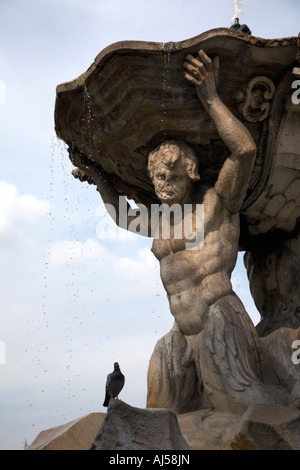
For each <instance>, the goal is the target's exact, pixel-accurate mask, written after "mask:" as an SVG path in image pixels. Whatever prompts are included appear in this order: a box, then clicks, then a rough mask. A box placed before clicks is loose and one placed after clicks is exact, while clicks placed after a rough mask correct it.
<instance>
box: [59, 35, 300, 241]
mask: <svg viewBox="0 0 300 470" xmlns="http://www.w3.org/2000/svg"><path fill="white" fill-rule="evenodd" d="M298 48H299V40H298V38H297V37H290V38H283V39H271V40H270V39H262V38H257V37H254V36H248V35H246V34H244V33H242V32H237V31H233V30H230V29H227V28H217V29H213V30H210V31H207V32H205V33H202V34H200V35H199V36H196V37H194V38H192V39H188V40H185V41H181V42H176V43H175V42H170V43H153V42H141V41H124V42H118V43H115V44H112V45H111V46H109V47H107V48H105V49H104V50H103V51H102V52H100V54H99V55H98V56H97V57H96V59H95V61H94V63H93V64H92V65H91V66H90V67H89V69H88V70H87V71H86V72H85V73H83V74H82V75H81V76H79V77H78V78H76V79H75V80H73V81H71V82H66V83H63V84H61V85H58V87H57V97H56V105H55V130H56V133H57V136H58V137H59V138H60V139H62V140H63V141H65V142H66V143H67V145H68V147H69V153H70V158H71V160H72V154H74V153H79V154H80V155H82V156H84V157H85V158H87V159H88V160H90V161H92V162H94V163H96V164H98V165H100V166H101V167H102V168H103V169H104V170H105V172H106V173H107V174H108V175H109V177H110V178H111V181H112V184H114V186H115V188H116V189H117V190H118V191H119V192H120V193H122V194H126V195H127V196H128V197H129V198H132V199H135V200H136V201H141V202H143V203H146V204H149V203H151V202H153V201H155V202H157V200H156V196H155V193H154V189H153V186H152V184H151V181H150V179H149V175H148V172H147V158H148V154H149V152H150V151H151V150H152V149H153V148H155V147H156V146H157V145H158V144H160V143H161V142H162V141H164V140H167V139H180V140H184V141H186V142H187V143H189V144H190V145H192V146H193V147H194V148H195V150H196V152H197V154H198V155H199V168H200V171H199V172H200V175H201V179H202V182H203V181H204V182H207V183H213V182H214V181H215V179H216V177H217V174H218V171H219V169H220V167H221V165H222V163H223V161H224V159H225V157H226V156H227V155H228V149H227V148H225V146H224V144H223V142H222V141H221V140H220V138H219V135H218V133H217V131H216V128H215V126H214V124H213V122H212V121H211V119H210V118H209V116H208V114H207V113H206V111H205V109H204V107H203V106H202V104H201V103H200V101H199V99H198V98H197V95H196V92H195V88H194V86H193V85H191V84H190V83H189V82H188V81H187V80H186V79H185V77H184V68H183V63H184V61H185V57H186V55H187V54H193V55H196V54H197V52H198V51H199V50H200V49H203V50H204V51H205V52H206V53H207V54H208V55H209V56H210V57H211V58H212V59H213V60H214V61H215V70H216V75H217V88H218V92H219V94H220V96H221V98H222V100H223V102H224V103H225V104H226V105H227V106H228V107H229V109H230V110H231V111H232V112H233V113H234V114H235V115H236V116H237V117H238V119H240V120H241V121H242V122H243V124H244V125H245V126H246V127H247V128H248V129H249V131H250V132H251V134H252V136H253V138H254V140H255V142H256V144H257V147H258V152H257V158H256V164H255V167H254V170H253V174H252V179H251V183H250V187H249V190H248V194H247V197H246V199H245V202H244V207H243V210H242V212H243V214H244V215H243V217H244V226H245V227H246V232H247V233H248V235H249V236H250V237H252V236H253V235H257V234H260V233H265V232H268V231H269V230H272V229H282V230H284V231H288V232H290V231H292V230H293V229H294V228H295V226H296V224H297V218H298V217H299V215H300V211H299V209H300V135H299V134H300V132H299V129H300V104H299V105H297V103H293V100H292V94H293V93H295V90H294V89H293V88H292V86H293V84H294V83H295V80H297V76H295V75H293V71H294V72H295V70H296V69H295V68H294V66H295V58H296V54H297V51H298ZM298 79H300V77H298ZM294 101H295V100H294Z"/></svg>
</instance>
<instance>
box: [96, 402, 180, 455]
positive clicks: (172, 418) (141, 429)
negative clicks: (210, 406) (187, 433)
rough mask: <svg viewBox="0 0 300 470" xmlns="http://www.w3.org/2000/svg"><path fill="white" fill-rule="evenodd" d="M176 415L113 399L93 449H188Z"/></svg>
mask: <svg viewBox="0 0 300 470" xmlns="http://www.w3.org/2000/svg"><path fill="white" fill-rule="evenodd" d="M188 449H189V446H188V445H187V443H186V442H185V440H184V438H183V437H182V435H181V432H180V428H179V426H178V422H177V417H176V414H175V413H174V412H173V411H171V410H157V409H156V410H155V409H140V408H134V407H132V406H129V405H127V404H126V403H124V402H122V401H121V400H111V401H110V404H109V406H108V410H107V415H106V418H105V420H104V422H103V424H102V426H101V429H100V431H99V433H98V435H97V436H96V438H95V440H94V442H93V444H92V446H91V450H188Z"/></svg>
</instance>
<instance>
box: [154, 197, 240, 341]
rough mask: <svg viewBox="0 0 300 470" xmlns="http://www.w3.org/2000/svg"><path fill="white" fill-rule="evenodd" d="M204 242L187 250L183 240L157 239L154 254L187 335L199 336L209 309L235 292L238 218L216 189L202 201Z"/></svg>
mask: <svg viewBox="0 0 300 470" xmlns="http://www.w3.org/2000/svg"><path fill="white" fill-rule="evenodd" d="M203 204H204V240H203V244H202V246H201V248H200V249H198V250H195V249H193V250H191V249H187V246H188V245H186V241H185V240H184V239H179V240H178V239H174V237H173V236H172V235H171V237H170V239H168V240H166V239H164V240H163V239H155V240H154V242H153V246H152V251H153V253H154V255H155V256H156V257H157V259H158V260H159V261H160V270H161V278H162V281H163V284H164V287H165V289H166V291H167V294H168V299H169V303H170V309H171V312H172V314H173V315H174V317H175V319H176V321H177V324H178V326H179V328H180V330H181V331H182V333H183V334H185V335H192V334H197V333H199V332H200V331H201V330H202V328H203V327H204V324H205V320H206V316H207V314H208V310H209V307H210V306H211V305H212V304H213V303H214V302H216V301H217V300H218V299H219V298H221V297H223V296H225V295H228V294H229V293H230V292H231V291H232V287H231V282H230V275H231V272H232V270H233V268H234V266H235V262H236V257H237V252H238V238H239V215H238V213H236V214H232V213H230V212H229V211H228V210H227V209H226V208H225V207H224V205H223V204H222V201H221V199H220V197H219V196H218V194H217V193H216V191H215V189H214V188H211V189H209V190H208V191H207V192H206V194H205V196H204V199H203Z"/></svg>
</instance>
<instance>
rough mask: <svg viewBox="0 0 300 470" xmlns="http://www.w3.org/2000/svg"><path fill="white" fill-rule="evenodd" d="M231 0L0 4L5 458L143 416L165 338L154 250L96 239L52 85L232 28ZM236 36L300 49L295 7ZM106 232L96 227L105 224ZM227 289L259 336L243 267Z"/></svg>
mask: <svg viewBox="0 0 300 470" xmlns="http://www.w3.org/2000/svg"><path fill="white" fill-rule="evenodd" d="M232 4H233V1H232V0H209V1H204V0H163V1H162V0H130V1H129V0H114V1H111V0H107V1H106V0H43V1H40V0H0V119H1V123H0V158H1V167H0V168H1V169H0V251H1V265H0V266H1V267H0V276H1V283H0V285H1V317H0V449H22V448H23V445H24V441H25V440H27V442H28V443H29V444H30V443H31V442H32V441H33V439H34V438H35V437H36V435H37V434H38V433H39V432H40V431H42V430H44V429H47V428H50V427H53V426H59V425H61V424H64V423H66V422H68V421H71V420H73V419H76V418H78V417H80V416H84V415H86V414H88V413H91V412H105V411H106V409H105V408H103V407H102V403H103V398H104V386H105V381H106V375H107V374H108V373H109V372H111V370H112V367H113V362H114V361H119V363H120V365H121V369H122V371H123V372H124V374H125V375H126V384H125V387H124V390H123V391H122V393H121V395H120V398H122V399H123V400H124V401H126V402H127V403H129V404H130V405H132V406H138V407H144V406H145V404H146V374H147V368H148V363H149V359H150V356H151V353H152V351H153V348H154V346H155V343H156V341H157V340H158V339H159V338H160V337H162V336H163V335H164V334H166V333H167V332H168V331H169V329H170V328H171V327H172V324H173V319H172V316H171V314H170V312H169V307H168V303H167V299H166V294H165V292H164V290H163V288H162V286H161V282H160V277H159V266H158V263H157V262H156V260H155V258H154V256H153V255H152V253H151V252H150V246H151V240H148V239H145V238H138V239H134V240H130V241H129V240H120V239H117V240H112V239H107V240H105V239H101V238H99V236H97V233H98V235H99V233H100V231H99V227H100V228H101V224H103V220H104V217H105V216H104V215H103V212H102V206H101V199H100V196H99V194H98V193H97V192H96V191H95V188H94V187H92V186H88V185H87V184H82V183H79V181H77V180H75V179H74V178H73V177H72V176H71V174H70V173H71V170H72V166H71V164H70V163H69V160H68V155H67V153H66V150H65V148H64V146H63V145H62V144H61V143H60V142H59V141H57V140H56V139H55V136H54V122H53V113H54V105H55V89H56V86H57V85H58V84H59V83H62V82H65V81H69V80H72V79H74V78H76V77H77V76H79V75H81V74H82V73H83V72H84V71H85V70H86V69H87V68H88V67H89V66H90V64H91V63H92V62H93V60H94V58H95V57H96V56H97V54H98V53H99V52H100V51H101V50H102V49H104V48H105V47H106V46H108V45H110V44H112V43H114V42H117V41H122V40H143V41H157V42H168V41H181V40H184V39H189V38H192V37H194V36H197V35H198V34H200V33H202V32H204V31H207V30H209V29H212V28H216V27H227V26H230V24H231V18H232V15H233V12H232ZM242 4H243V5H244V9H243V12H242V14H241V15H240V19H241V23H247V24H248V26H249V27H250V28H251V29H252V32H253V35H255V36H259V37H264V38H279V37H288V36H297V35H298V32H299V30H300V26H299V17H300V2H299V0H280V1H279V0H263V1H262V0H248V1H247V2H242ZM99 224H100V225H99ZM233 284H234V287H235V290H236V291H237V293H238V294H239V295H240V297H241V298H242V300H243V301H244V303H245V305H246V307H247V309H248V311H249V314H250V315H251V317H252V319H253V321H254V323H257V321H258V320H259V316H258V314H257V312H256V310H255V307H254V305H253V302H252V300H251V298H250V296H249V293H248V284H247V279H246V275H245V270H244V269H243V265H242V262H241V260H240V261H239V263H238V267H237V269H236V270H235V271H234V274H233Z"/></svg>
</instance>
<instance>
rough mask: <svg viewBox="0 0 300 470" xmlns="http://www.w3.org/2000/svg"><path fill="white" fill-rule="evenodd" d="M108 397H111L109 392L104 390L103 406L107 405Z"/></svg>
mask: <svg viewBox="0 0 300 470" xmlns="http://www.w3.org/2000/svg"><path fill="white" fill-rule="evenodd" d="M110 398H111V397H110V394H109V393H107V392H106V393H105V400H104V403H103V406H108V404H109V400H110Z"/></svg>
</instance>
